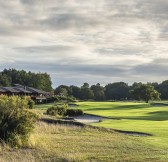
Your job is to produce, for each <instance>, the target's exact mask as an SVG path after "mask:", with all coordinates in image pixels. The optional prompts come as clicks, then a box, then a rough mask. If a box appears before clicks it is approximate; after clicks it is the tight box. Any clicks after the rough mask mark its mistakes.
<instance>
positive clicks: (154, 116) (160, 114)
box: [111, 111, 168, 121]
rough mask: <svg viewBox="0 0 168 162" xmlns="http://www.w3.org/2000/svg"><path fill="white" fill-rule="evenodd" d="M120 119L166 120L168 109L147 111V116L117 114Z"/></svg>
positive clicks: (167, 118)
mask: <svg viewBox="0 0 168 162" xmlns="http://www.w3.org/2000/svg"><path fill="white" fill-rule="evenodd" d="M111 118H113V117H111ZM115 118H116V119H118V120H122V119H129V120H151V121H166V120H168V111H155V112H150V113H147V116H121V117H120V116H118V117H117V116H116V117H115Z"/></svg>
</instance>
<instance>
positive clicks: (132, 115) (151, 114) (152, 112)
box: [78, 102, 168, 151]
mask: <svg viewBox="0 0 168 162" xmlns="http://www.w3.org/2000/svg"><path fill="white" fill-rule="evenodd" d="M78 105H79V108H81V109H83V110H84V111H85V113H89V114H95V115H101V116H104V117H109V118H111V119H107V120H103V121H102V122H99V123H95V124H93V125H95V126H101V127H107V128H114V129H120V130H126V131H137V132H144V133H150V134H152V135H153V136H150V137H145V138H142V140H143V142H145V143H146V144H147V145H148V144H150V145H153V146H154V147H157V148H162V149H165V151H167V149H168V106H160V107H159V106H157V107H156V106H150V104H146V103H133V102H79V103H78ZM115 119H118V120H115Z"/></svg>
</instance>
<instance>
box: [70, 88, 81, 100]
mask: <svg viewBox="0 0 168 162" xmlns="http://www.w3.org/2000/svg"><path fill="white" fill-rule="evenodd" d="M70 89H71V95H72V96H74V97H75V98H78V99H80V96H81V89H80V88H79V87H77V86H70Z"/></svg>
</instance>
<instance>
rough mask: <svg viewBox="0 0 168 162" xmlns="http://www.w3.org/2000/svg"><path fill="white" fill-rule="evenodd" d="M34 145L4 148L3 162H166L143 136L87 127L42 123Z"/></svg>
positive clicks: (33, 138)
mask: <svg viewBox="0 0 168 162" xmlns="http://www.w3.org/2000/svg"><path fill="white" fill-rule="evenodd" d="M142 138H145V137H142ZM31 143H32V144H33V145H32V146H33V148H32V149H27V148H25V149H19V150H7V149H6V150H5V149H4V148H3V149H4V150H3V151H2V150H1V155H0V161H80V162H81V161H110V162H111V161H122V162H123V161H129V162H130V161H139V162H141V161H166V159H165V152H163V151H162V150H160V149H155V148H153V147H152V146H150V145H146V144H145V143H143V142H142V139H141V138H139V137H132V136H128V135H123V134H119V133H116V132H113V131H107V132H106V131H102V130H101V129H92V128H87V127H86V128H81V127H76V126H69V125H53V124H50V125H49V124H46V123H44V122H38V123H37V125H36V129H35V131H34V133H33V134H32V137H31ZM1 149H2V147H1Z"/></svg>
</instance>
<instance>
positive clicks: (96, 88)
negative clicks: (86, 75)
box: [90, 83, 105, 101]
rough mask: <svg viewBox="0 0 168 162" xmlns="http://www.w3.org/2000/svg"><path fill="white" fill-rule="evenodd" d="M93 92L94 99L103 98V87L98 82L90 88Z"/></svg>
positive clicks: (99, 99)
mask: <svg viewBox="0 0 168 162" xmlns="http://www.w3.org/2000/svg"><path fill="white" fill-rule="evenodd" d="M90 89H91V90H92V91H93V93H94V99H95V100H97V101H101V100H105V94H104V88H103V87H102V86H100V84H99V83H97V84H96V85H92V86H91V88H90Z"/></svg>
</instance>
